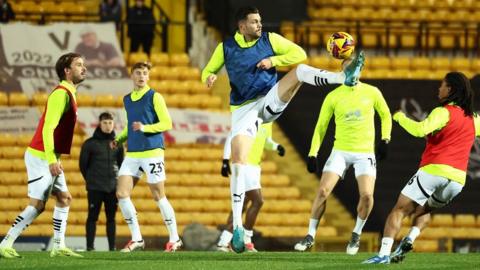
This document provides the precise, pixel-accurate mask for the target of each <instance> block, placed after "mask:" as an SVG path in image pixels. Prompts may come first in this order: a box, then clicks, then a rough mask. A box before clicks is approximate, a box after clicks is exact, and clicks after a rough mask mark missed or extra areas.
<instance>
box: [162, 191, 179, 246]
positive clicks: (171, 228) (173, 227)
mask: <svg viewBox="0 0 480 270" xmlns="http://www.w3.org/2000/svg"><path fill="white" fill-rule="evenodd" d="M157 205H158V208H160V212H161V213H162V217H163V221H164V222H165V225H166V226H167V230H168V234H169V235H170V240H169V241H170V242H177V241H178V240H179V239H180V237H178V232H177V220H176V219H175V211H174V210H173V207H172V205H171V204H170V202H169V201H168V200H167V197H163V198H161V199H160V200H158V202H157Z"/></svg>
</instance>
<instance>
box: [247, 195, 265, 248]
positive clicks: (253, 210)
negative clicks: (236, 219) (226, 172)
mask: <svg viewBox="0 0 480 270" xmlns="http://www.w3.org/2000/svg"><path fill="white" fill-rule="evenodd" d="M247 199H248V200H249V201H251V202H252V203H251V204H250V206H249V207H248V209H247V211H246V215H245V237H244V240H245V249H246V250H247V251H248V252H257V250H256V249H255V245H254V244H253V242H252V237H253V226H254V225H255V222H256V221H257V217H258V213H259V212H260V209H261V208H262V206H263V197H262V190H261V189H255V190H250V191H249V192H247Z"/></svg>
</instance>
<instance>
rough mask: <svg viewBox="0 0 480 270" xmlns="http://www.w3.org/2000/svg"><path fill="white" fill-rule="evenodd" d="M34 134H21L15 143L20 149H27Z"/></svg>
mask: <svg viewBox="0 0 480 270" xmlns="http://www.w3.org/2000/svg"><path fill="white" fill-rule="evenodd" d="M32 138H33V134H20V135H17V136H16V140H15V143H16V145H18V146H20V147H27V146H28V145H29V144H30V142H31V141H32Z"/></svg>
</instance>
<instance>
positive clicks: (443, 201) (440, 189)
mask: <svg viewBox="0 0 480 270" xmlns="http://www.w3.org/2000/svg"><path fill="white" fill-rule="evenodd" d="M462 189H463V185H462V184H460V183H458V182H455V181H452V180H449V179H447V178H445V177H442V176H436V175H431V174H429V173H426V172H424V171H422V170H418V171H417V173H416V174H415V175H414V176H413V177H412V178H410V180H408V182H407V185H405V187H404V188H403V189H402V194H403V195H404V196H406V197H408V198H410V199H411V200H412V201H414V202H416V203H418V204H419V205H422V206H424V205H425V203H426V202H428V206H430V207H432V208H440V207H443V206H445V205H447V204H448V203H449V202H451V201H452V200H453V198H455V196H457V195H458V194H459V193H460V192H461V191H462Z"/></svg>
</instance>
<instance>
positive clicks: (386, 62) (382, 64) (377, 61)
mask: <svg viewBox="0 0 480 270" xmlns="http://www.w3.org/2000/svg"><path fill="white" fill-rule="evenodd" d="M368 67H369V68H372V69H383V70H389V69H390V58H389V57H374V58H371V59H370V61H369V62H368Z"/></svg>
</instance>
